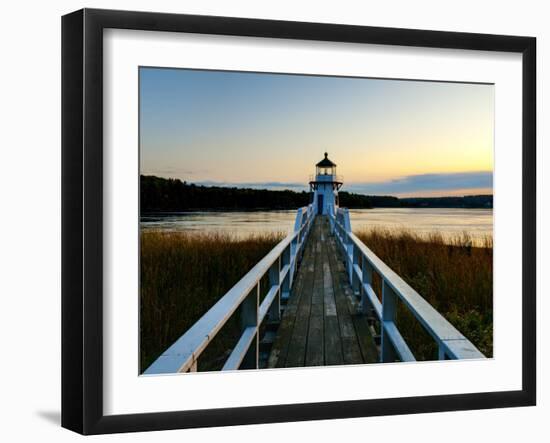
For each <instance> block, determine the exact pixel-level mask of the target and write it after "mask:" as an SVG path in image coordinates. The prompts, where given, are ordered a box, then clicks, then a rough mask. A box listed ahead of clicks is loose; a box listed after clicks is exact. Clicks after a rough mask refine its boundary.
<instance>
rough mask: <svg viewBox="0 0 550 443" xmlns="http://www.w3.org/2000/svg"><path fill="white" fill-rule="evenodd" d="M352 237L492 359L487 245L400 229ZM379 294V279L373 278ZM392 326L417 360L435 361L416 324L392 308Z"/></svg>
mask: <svg viewBox="0 0 550 443" xmlns="http://www.w3.org/2000/svg"><path fill="white" fill-rule="evenodd" d="M356 235H357V236H358V237H359V238H360V239H361V240H362V241H363V242H364V243H365V244H366V245H367V246H368V247H369V248H370V249H371V250H372V251H373V252H374V253H375V254H376V255H377V256H378V257H380V258H381V259H382V260H383V261H384V262H385V263H386V264H387V265H388V266H389V267H390V268H392V269H393V270H394V271H395V272H397V274H399V275H400V276H401V277H402V278H403V279H404V280H405V281H406V282H407V283H408V284H409V285H411V286H412V287H413V288H414V289H415V290H416V291H417V292H418V293H419V294H420V295H422V296H423V297H424V298H425V299H426V300H427V301H428V302H429V303H430V304H431V305H432V306H433V307H434V308H435V309H437V310H438V311H439V312H440V313H441V314H442V315H443V316H445V318H447V320H449V321H450V322H451V323H452V324H453V325H454V326H455V327H456V328H457V329H458V330H459V331H460V332H462V333H463V334H464V335H465V336H466V337H467V338H468V339H469V340H470V341H471V342H472V343H473V344H474V345H475V346H476V347H477V348H478V349H479V350H480V351H481V352H483V353H484V354H485V356H487V357H492V355H493V241H492V237H486V238H485V239H483V240H482V241H481V242H480V241H479V240H477V241H476V242H474V239H473V238H472V237H471V236H469V235H468V234H467V233H464V234H462V235H459V236H455V237H454V238H446V237H445V238H444V237H443V236H442V235H440V234H437V233H434V234H430V235H426V236H421V235H418V234H415V233H412V232H409V231H406V230H401V231H395V230H384V229H375V230H372V231H367V230H364V231H360V232H357V233H356ZM374 283H375V288H374V289H375V292H377V294H380V290H381V289H380V286H381V282H380V279H379V277H378V278H376V276H375V279H374ZM397 325H398V327H399V329H400V331H401V333H402V334H403V336H404V338H405V340H406V341H407V343H408V344H409V345H410V347H411V350H412V351H413V353H414V354H415V356H416V357H417V359H418V360H431V359H434V358H437V348H436V346H435V344H434V342H433V340H432V339H431V338H430V337H429V336H428V335H427V333H426V332H425V331H424V329H423V328H422V327H421V326H420V324H419V323H418V321H417V320H416V319H415V318H414V317H413V316H412V314H410V313H409V312H408V311H407V310H406V309H405V307H404V306H402V305H401V304H400V305H398V313H397Z"/></svg>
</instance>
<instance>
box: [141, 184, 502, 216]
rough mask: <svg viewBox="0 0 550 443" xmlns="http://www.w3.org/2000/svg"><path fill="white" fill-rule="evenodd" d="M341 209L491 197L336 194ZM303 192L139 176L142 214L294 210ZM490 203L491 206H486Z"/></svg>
mask: <svg viewBox="0 0 550 443" xmlns="http://www.w3.org/2000/svg"><path fill="white" fill-rule="evenodd" d="M338 198H339V203H340V206H342V207H346V208H350V209H361V208H363V209H365V208H373V207H379V208H387V207H396V208H398V207H492V201H493V199H492V196H469V197H441V198H406V199H399V198H397V197H393V196H372V195H370V196H369V195H362V194H354V193H350V192H346V191H341V192H339V193H338ZM311 199H312V196H311V193H310V192H306V191H300V192H296V191H291V190H277V191H276V190H267V189H251V188H237V187H224V186H203V185H196V184H194V183H187V182H185V181H183V182H182V181H181V180H179V179H172V178H162V177H156V176H152V175H141V176H140V209H141V212H142V213H151V212H184V211H193V210H257V209H296V208H299V207H301V206H306V205H308V204H309V203H310V202H311ZM489 203H490V206H489Z"/></svg>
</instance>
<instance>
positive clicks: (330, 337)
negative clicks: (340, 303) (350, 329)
mask: <svg viewBox="0 0 550 443" xmlns="http://www.w3.org/2000/svg"><path fill="white" fill-rule="evenodd" d="M324 329H325V334H324V336H325V364H326V365H341V364H344V356H343V355H342V342H341V340H340V327H339V325H338V317H336V316H325V322H324Z"/></svg>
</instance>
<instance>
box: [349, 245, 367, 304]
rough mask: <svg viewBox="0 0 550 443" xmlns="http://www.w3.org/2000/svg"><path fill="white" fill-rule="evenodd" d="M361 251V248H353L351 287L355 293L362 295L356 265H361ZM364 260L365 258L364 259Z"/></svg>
mask: <svg viewBox="0 0 550 443" xmlns="http://www.w3.org/2000/svg"><path fill="white" fill-rule="evenodd" d="M360 255H361V251H359V248H355V247H354V248H353V250H352V256H353V260H352V264H351V287H352V288H353V294H354V295H359V296H360V295H361V282H360V281H359V276H358V275H357V274H356V273H355V266H359V256H360ZM363 261H364V259H363Z"/></svg>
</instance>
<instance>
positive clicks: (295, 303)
mask: <svg viewBox="0 0 550 443" xmlns="http://www.w3.org/2000/svg"><path fill="white" fill-rule="evenodd" d="M358 312H359V302H358V301H357V300H356V298H355V297H354V296H353V292H352V289H351V287H350V285H349V283H348V280H347V276H346V271H345V268H344V264H343V256H342V255H341V253H340V252H339V250H338V248H337V247H336V242H335V238H334V237H333V236H332V235H331V234H330V227H329V222H328V219H327V217H324V216H317V217H316V218H315V221H314V224H313V226H312V228H311V232H310V235H309V238H308V240H307V243H306V247H305V251H304V257H303V260H302V265H301V266H300V268H299V269H298V272H297V275H296V281H295V283H294V287H293V290H292V294H291V296H290V298H289V300H288V303H287V305H286V308H285V310H284V313H283V316H282V319H281V324H280V326H279V328H278V330H277V335H276V338H275V341H274V343H273V347H272V349H271V353H270V355H269V359H268V362H267V366H268V367H269V368H281V367H287V368H288V367H300V366H325V365H342V364H363V363H374V362H378V360H379V356H378V350H377V348H376V345H375V342H374V339H373V337H372V334H371V331H370V328H369V325H368V322H367V319H366V317H365V316H364V315H361V314H359V313H358Z"/></svg>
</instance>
